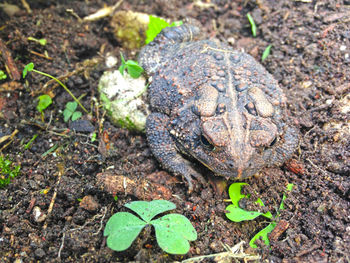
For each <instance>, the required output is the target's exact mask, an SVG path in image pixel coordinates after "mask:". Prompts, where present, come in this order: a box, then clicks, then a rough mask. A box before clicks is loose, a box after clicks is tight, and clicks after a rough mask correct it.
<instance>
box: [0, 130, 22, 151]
mask: <svg viewBox="0 0 350 263" xmlns="http://www.w3.org/2000/svg"><path fill="white" fill-rule="evenodd" d="M17 133H18V130H17V129H16V130H14V131H13V132H12V134H11V135H6V136H3V137H2V138H0V143H1V142H4V141H6V140H8V139H9V140H10V141H9V142H8V143H6V144H5V145H4V146H2V147H1V149H0V152H2V151H3V150H4V149H6V148H7V147H8V146H9V145H10V144H11V143H12V142H13V138H14V137H15V135H16V134H17Z"/></svg>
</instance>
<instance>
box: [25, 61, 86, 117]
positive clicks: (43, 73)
mask: <svg viewBox="0 0 350 263" xmlns="http://www.w3.org/2000/svg"><path fill="white" fill-rule="evenodd" d="M30 71H33V72H35V73H38V74H41V75H43V76H45V77H49V78H51V79H53V80H55V81H56V82H57V83H58V84H60V85H61V86H62V87H63V88H64V89H65V90H66V91H67V92H68V94H69V95H71V97H72V98H73V99H74V100H75V101H76V102H77V103H78V105H79V106H80V107H81V108H82V109H83V110H84V111H85V112H86V113H88V111H87V109H85V107H84V106H83V105H82V104H81V103H80V101H79V100H78V99H77V98H76V97H75V96H74V94H73V93H72V92H71V91H70V90H69V89H68V88H67V86H66V85H64V84H63V83H62V82H61V81H60V80H59V79H57V78H55V77H53V76H51V75H50V74H47V73H45V72H42V71H39V70H36V69H34V63H33V62H31V63H29V64H27V65H26V66H25V67H24V69H23V78H25V77H26V76H27V74H28V72H30Z"/></svg>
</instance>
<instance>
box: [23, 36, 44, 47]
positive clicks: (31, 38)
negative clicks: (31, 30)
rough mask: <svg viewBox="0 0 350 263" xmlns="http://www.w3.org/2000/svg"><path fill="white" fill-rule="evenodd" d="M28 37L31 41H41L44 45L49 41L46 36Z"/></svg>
mask: <svg viewBox="0 0 350 263" xmlns="http://www.w3.org/2000/svg"><path fill="white" fill-rule="evenodd" d="M27 39H28V40H30V41H34V42H37V43H39V44H40V45H42V46H45V45H46V43H47V41H46V39H45V38H40V39H37V38H34V37H28V38H27Z"/></svg>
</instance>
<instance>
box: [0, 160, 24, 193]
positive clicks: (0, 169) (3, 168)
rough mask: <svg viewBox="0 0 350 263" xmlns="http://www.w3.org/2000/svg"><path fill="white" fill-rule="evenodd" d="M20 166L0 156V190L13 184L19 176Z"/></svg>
mask: <svg viewBox="0 0 350 263" xmlns="http://www.w3.org/2000/svg"><path fill="white" fill-rule="evenodd" d="M20 169H21V166H20V165H15V166H14V165H13V164H12V161H10V160H9V159H8V158H7V157H4V156H2V155H1V156H0V188H3V187H5V186H7V185H9V184H10V183H11V181H12V180H13V178H15V177H16V176H17V175H19V170H20Z"/></svg>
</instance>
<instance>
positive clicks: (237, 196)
mask: <svg viewBox="0 0 350 263" xmlns="http://www.w3.org/2000/svg"><path fill="white" fill-rule="evenodd" d="M243 185H247V184H246V183H234V184H231V185H230V188H229V196H230V199H231V201H232V204H231V205H228V206H227V207H226V210H227V211H229V213H226V216H227V218H228V219H230V220H231V221H233V222H241V221H246V220H253V219H255V218H256V217H258V216H264V217H266V218H269V219H271V220H272V222H271V223H269V224H268V225H267V226H266V227H265V228H264V229H262V230H261V231H259V232H258V233H257V234H256V235H255V236H254V237H253V238H252V239H251V240H250V242H249V245H250V246H251V247H252V248H257V246H256V245H255V241H256V240H257V239H259V238H260V237H261V238H262V240H263V241H264V243H265V244H266V245H267V246H269V245H270V241H269V238H268V234H269V233H270V232H271V231H272V230H273V229H274V228H275V227H276V225H277V222H276V218H278V217H279V215H280V210H283V209H284V200H285V199H286V198H287V196H286V194H283V197H282V201H281V204H280V206H279V209H278V210H277V214H276V216H275V217H273V216H272V214H271V212H269V211H268V212H266V213H262V212H259V211H246V210H244V209H242V208H240V207H239V201H240V200H241V199H243V198H249V197H250V195H243V194H241V188H242V186H243ZM292 188H293V184H288V185H287V187H286V190H287V191H291V190H292ZM255 203H256V204H259V205H260V206H264V203H263V202H262V200H261V199H260V198H258V200H257V201H255Z"/></svg>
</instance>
